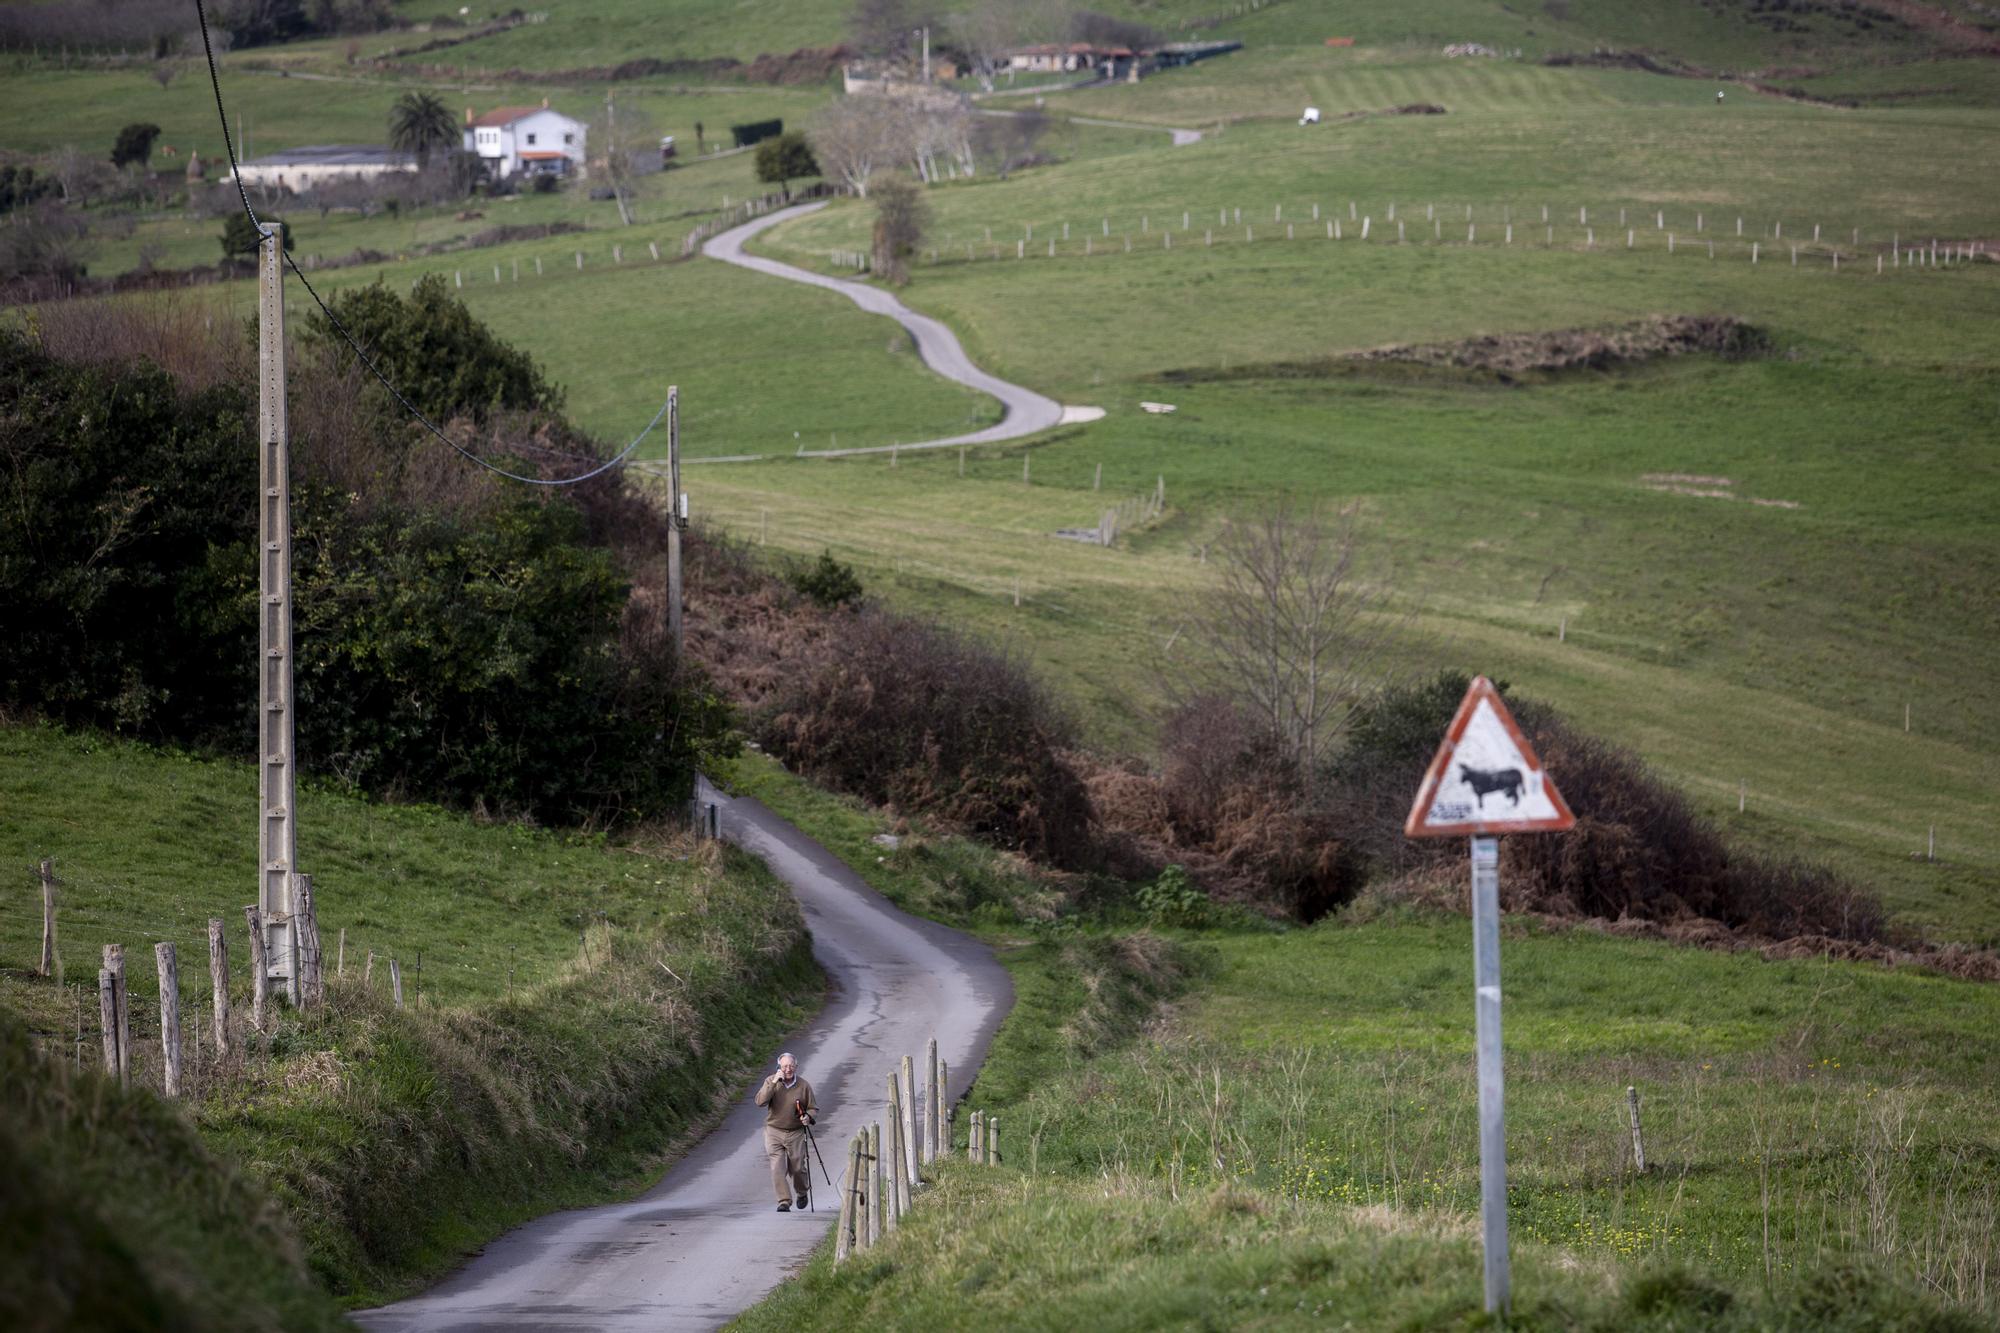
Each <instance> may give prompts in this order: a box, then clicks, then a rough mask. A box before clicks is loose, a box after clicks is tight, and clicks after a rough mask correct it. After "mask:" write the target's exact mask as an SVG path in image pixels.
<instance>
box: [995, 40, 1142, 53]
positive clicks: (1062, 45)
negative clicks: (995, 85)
mask: <svg viewBox="0 0 2000 1333" xmlns="http://www.w3.org/2000/svg"><path fill="white" fill-rule="evenodd" d="M1006 54H1008V55H1016V56H1088V55H1099V56H1129V55H1131V54H1133V52H1132V49H1131V48H1130V47H1127V46H1093V45H1091V44H1090V43H1089V42H1042V43H1039V44H1037V45H1035V46H1017V47H1014V48H1013V49H1012V50H1010V51H1008V52H1007V53H1006Z"/></svg>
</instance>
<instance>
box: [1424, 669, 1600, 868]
mask: <svg viewBox="0 0 2000 1333" xmlns="http://www.w3.org/2000/svg"><path fill="white" fill-rule="evenodd" d="M1574 823H1576V816H1575V815H1573V814H1571V813H1570V812H1569V806H1568V805H1567V804H1565V803H1564V801H1563V798H1562V793H1561V792H1559V791H1557V790H1556V784H1555V783H1554V782H1552V781H1550V780H1549V777H1548V775H1547V774H1546V773H1544V772H1543V771H1542V761H1541V760H1540V759H1537V758H1536V757H1535V751H1534V747H1533V746H1531V745H1529V744H1528V738H1527V737H1526V736H1523V735H1522V734H1521V728H1520V727H1519V725H1517V724H1516V723H1515V721H1514V715H1513V714H1512V713H1510V712H1508V711H1507V705H1506V704H1504V703H1502V702H1501V701H1500V692H1499V691H1498V690H1496V689H1494V688H1493V682H1491V681H1489V680H1488V679H1486V677H1484V676H1481V677H1479V678H1478V679H1477V680H1475V681H1473V682H1472V687H1471V688H1470V689H1468V690H1467V691H1466V692H1465V699H1464V701H1463V702H1461V703H1460V704H1459V706H1458V715H1457V716H1456V717H1454V718H1452V720H1451V729H1450V730H1449V731H1447V732H1445V735H1444V743H1443V744H1441V745H1439V746H1438V752H1437V757H1436V758H1435V759H1432V760H1431V767H1430V771H1429V772H1428V773H1425V774H1424V782H1423V785H1422V786H1421V787H1419V788H1417V801H1416V804H1415V805H1412V806H1411V807H1410V817H1409V819H1408V820H1406V821H1405V822H1404V824H1403V832H1404V833H1405V834H1406V835H1408V836H1409V837H1412V838H1443V837H1466V836H1491V835H1493V834H1499V833H1553V832H1559V831H1561V830H1563V829H1566V828H1568V827H1570V826H1571V825H1572V824H1574Z"/></svg>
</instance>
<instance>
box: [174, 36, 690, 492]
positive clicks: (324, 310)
mask: <svg viewBox="0 0 2000 1333" xmlns="http://www.w3.org/2000/svg"><path fill="white" fill-rule="evenodd" d="M194 9H195V14H196V16H197V17H198V18H199V19H200V20H201V49H202V54H203V55H205V56H206V57H207V58H208V83H209V87H210V88H211V89H213V90H214V93H215V114H216V118H217V119H218V120H219V121H220V122H221V125H222V145H223V148H224V149H225V150H226V151H227V152H228V154H229V171H230V175H231V177H232V178H233V179H234V180H235V182H236V193H237V196H238V197H239V198H241V199H242V201H243V213H244V215H245V216H246V217H248V218H249V219H250V222H251V225H253V226H254V227H256V228H257V230H258V231H259V232H260V233H262V232H264V231H265V225H264V220H263V219H262V218H260V217H258V216H257V210H256V209H255V208H253V207H251V204H250V192H249V190H248V189H247V188H246V187H245V186H244V184H243V170H242V166H241V164H240V163H239V162H238V161H237V160H236V144H235V142H234V141H233V140H232V139H231V138H230V137H229V112H228V109H227V108H226V107H225V106H224V105H223V102H222V79H221V77H220V76H219V75H218V74H217V73H216V69H215V47H214V45H213V44H212V43H211V42H210V41H209V36H208V8H207V6H206V5H205V4H204V3H203V0H194ZM280 225H282V224H280ZM278 253H279V254H281V255H283V256H284V260H285V267H287V268H289V269H291V271H292V276H294V277H296V278H297V279H298V280H299V285H301V286H302V287H304V288H305V289H306V295H308V296H310V297H312V300H313V304H314V305H316V306H318V307H319V311H320V314H322V315H324V316H325V317H326V321H327V323H328V324H329V325H331V326H332V328H333V330H334V331H335V332H336V333H338V334H339V335H340V337H341V341H343V342H345V343H346V344H347V346H348V349H349V350H350V351H352V352H353V353H354V355H355V356H356V357H357V358H358V359H359V360H360V362H361V364H362V365H363V366H366V367H367V368H368V373H369V374H371V375H373V376H374V377H375V378H376V380H377V381H378V382H380V384H381V385H382V387H383V388H385V389H387V390H388V391H389V396H390V397H392V398H394V399H395V400H396V402H397V403H398V404H399V405H400V406H401V407H402V409H403V410H404V411H405V412H407V413H409V414H410V416H411V418H412V419H414V420H415V421H416V422H417V424H419V425H420V426H422V427H423V428H424V429H425V430H427V431H429V432H430V433H431V434H432V435H434V436H436V437H437V438H438V440H439V441H440V442H441V443H442V444H444V445H445V447H446V448H448V449H450V450H451V451H452V452H454V453H456V454H458V455H459V456H460V457H462V458H465V459H467V460H468V461H470V462H473V463H476V464H478V465H479V466H480V467H483V468H485V469H486V470H487V471H488V472H491V473H494V474H496V475H497V476H501V477H505V478H507V479H508V480H509V481H518V482H520V483H522V484H523V485H527V486H575V485H578V484H580V483H582V482H586V481H589V480H591V479H592V478H594V477H599V476H602V475H603V474H604V473H606V472H609V471H610V470H611V469H612V468H615V467H618V466H619V465H620V464H622V463H624V462H625V460H626V459H628V458H630V457H631V456H632V452H633V450H635V449H637V448H638V447H639V445H640V444H641V443H643V442H644V441H645V439H646V437H647V436H648V435H651V434H652V433H653V428H654V427H655V426H657V425H659V424H660V420H661V418H663V417H665V416H666V415H667V408H668V406H669V405H670V404H671V403H672V401H673V398H672V395H669V396H668V398H667V401H666V402H663V403H661V404H660V410H659V411H657V412H655V413H654V414H653V419H652V420H651V421H649V422H647V423H646V428H645V429H644V430H642V431H640V432H639V433H638V434H637V435H635V436H633V437H632V442H631V443H630V444H628V445H626V446H625V447H624V448H623V449H621V450H619V451H618V452H617V453H616V454H614V455H612V457H610V458H609V459H607V460H605V461H604V462H603V463H600V464H599V465H598V466H596V467H594V468H592V469H590V471H588V472H583V473H579V474H578V475H576V476H574V477H555V478H550V477H530V476H527V475H525V474H523V473H519V472H512V471H509V470H508V469H506V468H504V467H501V466H500V465H499V464H497V463H493V462H490V461H488V460H487V459H484V458H481V457H480V456H479V455H478V454H476V453H473V452H472V451H471V450H470V449H467V448H466V447H465V446H463V445H461V444H460V443H459V442H458V441H456V440H454V439H452V438H451V437H450V436H449V435H447V434H445V433H444V432H443V431H442V430H440V429H438V427H437V425H436V424H435V423H433V422H432V421H431V419H430V418H429V417H427V416H425V415H424V414H423V413H422V412H421V411H419V410H418V409H417V406H416V405H415V404H414V403H412V402H411V401H410V400H409V399H407V398H405V397H404V396H403V393H402V390H400V389H398V388H397V387H396V386H395V384H394V383H393V382H392V381H391V380H390V379H389V377H388V376H387V375H385V374H383V373H382V369H381V367H379V366H377V365H376V364H375V362H374V360H373V358H371V357H370V356H369V355H368V353H367V352H365V351H363V350H362V348H361V344H360V343H359V342H358V341H356V339H355V337H354V335H353V334H352V333H350V332H348V329H347V325H345V324H343V323H341V321H340V317H339V316H338V315H336V314H334V313H333V310H332V308H331V307H330V306H328V305H327V303H326V302H325V301H324V300H323V299H321V297H320V294H319V291H318V290H317V289H316V288H315V287H314V286H313V285H312V280H311V279H309V278H307V277H306V275H305V271H304V270H303V269H301V268H300V267H299V264H298V261H297V260H296V259H293V258H292V256H291V254H290V253H289V252H287V251H286V249H285V248H284V242H283V240H282V239H281V240H280V241H279V243H278Z"/></svg>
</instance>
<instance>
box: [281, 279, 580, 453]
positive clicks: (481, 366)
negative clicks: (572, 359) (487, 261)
mask: <svg viewBox="0 0 2000 1333" xmlns="http://www.w3.org/2000/svg"><path fill="white" fill-rule="evenodd" d="M332 308H333V312H334V314H335V315H336V316H337V317H338V318H339V320H340V322H341V324H342V325H343V326H345V327H346V329H347V331H348V332H349V333H350V334H352V335H353V336H354V339H355V341H356V342H358V343H360V344H361V346H362V347H364V348H366V349H367V352H368V356H369V359H370V360H372V361H374V363H375V364H376V366H377V367H378V368H379V369H380V370H381V371H382V373H383V374H384V375H386V376H388V377H389V380H390V382H391V383H393V384H395V386H396V387H397V389H399V390H400V391H401V392H402V394H403V396H404V397H405V398H407V399H409V400H410V402H411V403H412V404H414V405H415V406H416V408H417V410H419V411H420V412H422V413H423V414H424V415H425V416H427V417H429V418H430V419H431V420H432V421H437V422H443V421H448V420H450V419H451V418H453V417H457V416H466V417H471V418H473V419H474V420H477V421H483V420H485V419H486V417H487V416H488V414H489V413H491V412H492V411H494V410H495V409H508V408H511V409H516V410H520V411H529V412H534V411H550V412H552V411H556V410H558V409H560V408H561V406H562V401H563V396H562V391H561V390H560V389H558V388H556V387H555V386H554V385H552V384H550V383H549V382H548V381H547V380H546V379H544V378H543V376H542V371H541V367H539V366H537V365H536V364H535V362H534V358H532V357H531V356H529V355H528V354H527V353H526V352H524V351H521V350H519V349H518V348H515V347H513V346H510V345H509V344H507V343H505V342H503V341H501V340H500V339H499V338H496V337H495V336H494V335H493V332H492V330H490V329H488V328H487V327H486V326H485V325H484V324H481V323H480V322H479V321H478V320H477V319H474V318H473V317H472V313H471V312H470V311H469V310H467V309H466V308H465V303H464V302H462V301H460V300H458V299H456V298H455V297H453V296H452V294H451V289H450V288H449V287H447V286H446V285H445V280H444V278H443V277H442V276H440V275H439V274H436V273H430V274H426V275H425V276H424V277H423V278H422V279H420V280H419V281H418V283H417V285H416V289H415V290H414V291H412V292H411V293H410V294H409V296H407V297H402V296H398V295H396V293H394V292H392V291H390V290H389V289H388V288H386V287H384V286H383V285H382V284H381V283H379V282H377V283H374V284H372V285H370V286H367V287H360V288H355V289H352V290H349V291H345V292H341V293H340V294H339V295H337V296H335V297H334V298H333V301H332ZM306 327H307V330H308V335H309V336H311V337H313V338H316V339H319V340H322V341H324V342H327V343H329V344H331V345H333V346H335V347H336V348H338V349H340V350H341V354H342V355H351V353H347V352H345V344H344V342H343V341H342V340H341V338H340V335H339V334H338V333H336V332H335V331H334V329H333V327H332V325H330V324H329V323H328V322H327V319H326V317H325V316H324V315H321V314H318V313H314V314H313V315H312V316H310V317H309V318H308V319H307V321H306Z"/></svg>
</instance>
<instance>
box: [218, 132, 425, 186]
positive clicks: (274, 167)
mask: <svg viewBox="0 0 2000 1333" xmlns="http://www.w3.org/2000/svg"><path fill="white" fill-rule="evenodd" d="M416 169H417V160H416V159H415V158H414V157H412V156H410V154H408V153H403V152H398V151H397V150H395V149H393V148H377V147H373V146H371V145H368V144H352V143H331V144H314V145H311V146H309V147H305V148H287V149H286V150H284V151H283V152H281V153H269V154H266V155H265V156H263V157H259V158H253V159H251V160H250V161H248V162H243V163H239V164H238V166H237V168H236V174H237V176H238V178H240V179H241V180H242V182H243V184H245V185H247V186H250V187H251V188H253V189H275V190H291V191H293V192H294V193H297V192H299V191H304V190H312V189H317V188H318V187H320V186H323V185H331V184H334V183H335V182H338V181H352V180H372V179H374V178H376V177H380V176H394V175H402V174H405V173H408V172H413V171H415V170H416ZM190 174H192V172H190Z"/></svg>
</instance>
